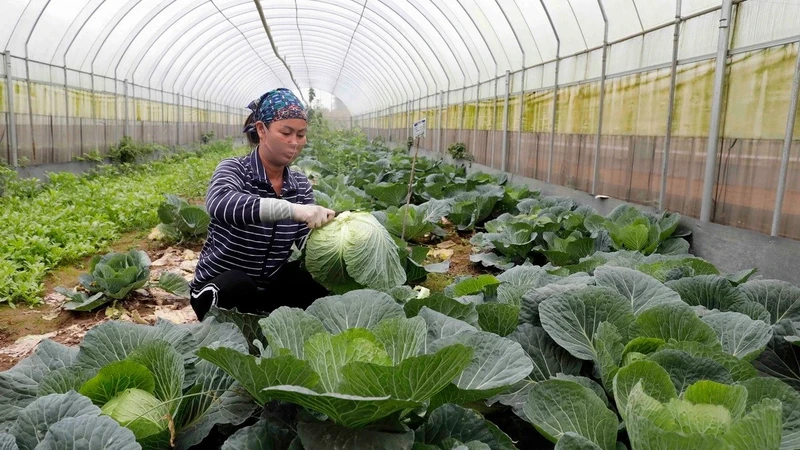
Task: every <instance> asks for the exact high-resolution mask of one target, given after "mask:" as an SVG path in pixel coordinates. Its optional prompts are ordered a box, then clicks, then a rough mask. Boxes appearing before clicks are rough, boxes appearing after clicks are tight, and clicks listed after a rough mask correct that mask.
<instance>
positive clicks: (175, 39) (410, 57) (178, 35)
mask: <svg viewBox="0 0 800 450" xmlns="http://www.w3.org/2000/svg"><path fill="white" fill-rule="evenodd" d="M244 3H249V0H240V1H239V2H236V3H231V4H229V5H227V6H226V8H227V7H235V6H240V5H241V4H244ZM326 3H327V2H326ZM330 4H332V5H334V6H336V5H335V3H330ZM339 8H341V6H340V5H339ZM304 9H310V10H313V11H317V12H321V13H326V14H333V15H336V16H339V17H342V18H343V19H345V20H349V19H350V18H349V17H347V16H345V15H343V14H341V13H338V12H335V11H325V10H321V9H317V8H304ZM204 19H205V18H201V19H198V20H197V21H195V22H194V23H192V24H189V25H187V28H193V27H194V26H195V25H196V24H197V23H198V22H200V21H201V20H204ZM168 22H170V21H168ZM250 22H256V21H255V20H252V21H248V23H250ZM368 22H369V23H371V24H373V25H375V26H377V27H380V26H381V24H379V23H378V22H374V21H372V20H370V19H369V18H368ZM387 24H388V25H389V26H391V27H392V28H393V29H395V30H396V31H399V30H398V29H397V27H396V26H395V25H394V24H392V23H391V22H388V21H387ZM167 29H168V27H167ZM165 31H166V29H165V30H162V31H161V33H160V34H159V35H158V36H157V37H156V39H155V40H157V39H159V38H160V37H161V35H163V33H164V32H165ZM370 31H371V32H372V33H373V34H375V35H376V36H379V37H380V38H381V39H383V40H384V41H385V42H388V41H386V39H384V38H383V37H382V36H383V35H384V34H385V33H376V32H375V31H374V30H372V28H371V27H370ZM182 34H183V33H177V34H175V37H174V38H173V39H172V41H171V42H170V43H169V44H168V45H166V46H165V47H164V50H163V51H162V52H161V53H160V54H159V55H158V56H157V57H156V60H158V61H163V59H164V57H165V56H166V52H168V51H169V49H171V48H172V47H173V46H174V45H175V42H176V41H177V39H179V37H180V36H181V35H182ZM403 38H404V39H405V40H406V42H407V43H408V45H407V46H403V45H400V46H399V47H400V48H401V49H402V50H403V52H404V53H405V54H406V55H407V56H408V57H409V59H411V61H412V62H413V65H414V67H415V68H416V69H417V72H418V73H419V79H421V80H423V81H424V82H425V84H426V88H427V89H430V87H429V85H428V84H427V81H428V79H427V77H426V76H425V74H424V72H423V70H422V68H421V67H420V66H419V64H418V63H417V61H416V60H415V59H414V57H412V56H411V53H409V51H408V48H409V47H411V48H412V49H413V45H411V42H410V41H409V40H408V38H406V37H405V36H403ZM387 45H388V44H387ZM388 46H389V48H392V50H393V52H394V53H395V54H396V50H395V49H394V47H392V46H391V45H388ZM148 50H149V48H148ZM416 55H417V58H419V59H420V60H421V61H423V64H425V65H426V66H427V62H426V60H425V58H424V57H423V56H422V55H421V54H420V53H419V51H416ZM397 56H401V55H399V54H398V55H397ZM401 59H402V58H401ZM172 64H174V61H173V62H172V63H171V64H170V68H171V66H172ZM155 67H156V66H155V65H153V66H152V67H151V69H150V71H149V74H148V78H152V75H153V71H154V70H155ZM134 70H138V65H137V68H136V69H134ZM170 70H171V69H168V70H167V71H165V74H166V73H168V72H169V71H170ZM428 73H429V74H431V75H432V71H431V70H430V68H429V67H428ZM415 78H416V77H415ZM161 84H163V79H162V80H161Z"/></svg>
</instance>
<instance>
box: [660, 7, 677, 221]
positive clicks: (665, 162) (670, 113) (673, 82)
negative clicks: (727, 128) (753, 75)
mask: <svg viewBox="0 0 800 450" xmlns="http://www.w3.org/2000/svg"><path fill="white" fill-rule="evenodd" d="M680 36H681V0H677V1H676V2H675V32H674V33H673V38H672V72H671V73H670V82H669V106H668V107H667V135H666V136H665V137H664V155H663V156H662V157H661V190H660V191H659V193H658V209H659V210H661V211H663V210H664V204H665V203H666V197H667V170H668V169H669V147H670V144H671V143H672V121H673V118H674V115H675V89H676V86H677V82H678V48H679V44H680Z"/></svg>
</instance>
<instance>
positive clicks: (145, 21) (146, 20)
mask: <svg viewBox="0 0 800 450" xmlns="http://www.w3.org/2000/svg"><path fill="white" fill-rule="evenodd" d="M175 1H176V0H164V1H162V2H161V3H159V4H158V5H157V6H156V7H155V8H153V9H151V10H150V11H148V13H147V14H145V16H144V17H143V18H142V19H141V20H140V21H139V22H138V23H137V24H136V25H135V26H134V27H133V30H131V32H129V33H128V35H127V36H126V37H125V39H124V40H123V41H122V46H120V47H118V48H117V51H116V52H115V53H114V55H113V56H112V57H111V64H114V60H117V63H116V64H114V73H115V74H116V73H117V69H119V65H120V64H121V63H122V60H123V59H124V57H125V54H126V53H127V52H128V49H129V48H130V46H131V44H132V43H133V41H135V40H136V38H137V37H139V33H141V32H142V30H144V29H145V28H146V27H147V25H149V24H150V22H152V21H153V19H155V18H156V17H157V16H158V15H159V14H161V12H162V11H164V10H165V9H166V8H169V7H170V6H172V5H173V4H174V3H175ZM123 46H124V47H123ZM123 48H124V50H123ZM120 51H121V52H122V53H120ZM117 55H119V59H117ZM130 75H131V74H130V71H128V73H126V75H125V78H128V77H129V76H130ZM131 79H133V78H132V77H131Z"/></svg>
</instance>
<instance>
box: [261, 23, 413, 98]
mask: <svg viewBox="0 0 800 450" xmlns="http://www.w3.org/2000/svg"><path fill="white" fill-rule="evenodd" d="M287 28H288V26H287ZM272 29H274V30H280V29H282V27H272ZM335 33H339V32H338V31H334V30H331V29H328V30H326V33H324V34H322V33H318V32H317V31H316V30H313V31H309V30H306V34H307V35H308V36H312V37H314V38H315V39H314V41H315V42H322V43H324V42H325V38H326V37H328V38H329V37H331V36H334V35H335ZM275 35H276V36H277V33H276V34H275ZM317 38H319V39H317ZM356 42H358V43H359V44H361V45H362V46H363V48H359V47H356V52H357V54H358V55H366V56H365V57H363V58H362V61H369V62H371V63H372V64H373V65H375V64H378V65H380V64H383V66H384V67H391V68H392V70H387V71H385V72H384V73H386V74H388V75H389V77H393V78H395V82H396V83H395V84H396V85H397V86H399V87H400V88H402V89H400V90H398V91H397V92H398V94H399V95H400V96H401V97H402V95H403V94H405V95H406V96H408V95H409V90H408V89H406V88H411V89H413V84H412V83H410V82H409V80H408V78H406V77H404V78H400V77H399V76H398V72H399V73H402V69H403V68H402V67H401V66H400V65H399V63H398V62H397V61H396V60H393V59H387V58H386V57H385V55H383V54H382V53H380V52H369V51H368V46H366V45H364V43H363V42H362V41H361V40H356ZM282 47H284V48H287V49H288V48H296V45H294V43H292V45H287V44H285V43H284V44H282ZM376 59H379V60H380V61H376ZM403 81H405V83H406V84H407V86H406V85H404V84H403ZM398 101H399V100H398Z"/></svg>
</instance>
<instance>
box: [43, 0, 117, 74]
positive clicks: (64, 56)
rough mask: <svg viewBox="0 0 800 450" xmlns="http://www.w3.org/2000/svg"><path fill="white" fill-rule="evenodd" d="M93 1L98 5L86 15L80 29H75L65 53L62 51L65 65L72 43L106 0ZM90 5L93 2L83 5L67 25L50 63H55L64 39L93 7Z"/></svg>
mask: <svg viewBox="0 0 800 450" xmlns="http://www.w3.org/2000/svg"><path fill="white" fill-rule="evenodd" d="M93 1H95V2H97V6H95V8H94V9H93V10H91V12H89V13H88V16H86V17H85V18H84V19H83V22H81V26H80V27H78V30H77V31H75V32H74V33H72V39H70V41H69V45H67V48H66V49H64V53H62V55H61V62H62V64H63V65H64V66H65V67H66V65H67V53H69V50H70V49H71V48H72V44H74V43H75V39H76V38H77V37H78V35H80V34H81V31H83V27H85V26H86V23H88V22H89V19H90V18H91V17H92V16H94V14H95V13H96V12H97V10H98V9H100V7H101V6H103V3H105V0H93ZM90 5H91V2H89V3H87V4H85V5H84V6H83V8H81V10H80V12H78V15H76V16H75V18H74V19H72V22H71V23H70V24H69V27H67V31H66V32H64V35H63V36H61V40H60V41H59V42H58V45H57V46H56V49H55V51H54V52H53V56H52V57H51V58H50V64H53V61H55V59H56V55H58V50H59V49H60V48H61V46H62V45H63V44H64V41H65V40H66V39H67V36H68V35H69V34H70V30H72V29H73V27H74V26H75V24H76V23H78V20H79V18H80V17H81V16H83V15H85V14H86V13H87V12H88V11H89V10H90V9H91V7H90Z"/></svg>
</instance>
